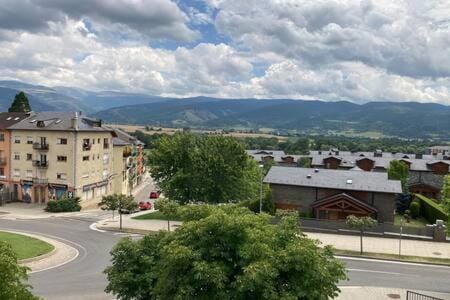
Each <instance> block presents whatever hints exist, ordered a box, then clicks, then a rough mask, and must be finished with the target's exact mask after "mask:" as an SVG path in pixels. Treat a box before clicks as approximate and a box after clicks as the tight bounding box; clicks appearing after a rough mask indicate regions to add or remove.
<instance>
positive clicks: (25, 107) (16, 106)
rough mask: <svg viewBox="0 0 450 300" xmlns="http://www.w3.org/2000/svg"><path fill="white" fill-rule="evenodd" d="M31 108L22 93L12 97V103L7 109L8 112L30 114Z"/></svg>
mask: <svg viewBox="0 0 450 300" xmlns="http://www.w3.org/2000/svg"><path fill="white" fill-rule="evenodd" d="M30 111H31V106H30V103H29V102H28V98H27V96H26V95H25V93H24V92H19V93H18V94H16V96H15V97H14V101H13V102H12V103H11V106H10V107H9V109H8V112H30Z"/></svg>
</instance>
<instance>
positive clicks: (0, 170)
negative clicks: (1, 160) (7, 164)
mask: <svg viewBox="0 0 450 300" xmlns="http://www.w3.org/2000/svg"><path fill="white" fill-rule="evenodd" d="M0 176H5V168H0Z"/></svg>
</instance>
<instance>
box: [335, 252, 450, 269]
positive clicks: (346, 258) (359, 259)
mask: <svg viewBox="0 0 450 300" xmlns="http://www.w3.org/2000/svg"><path fill="white" fill-rule="evenodd" d="M335 257H336V258H339V259H342V260H357V261H367V262H380V263H386V264H397V265H407V266H419V267H428V268H437V269H450V266H443V265H434V264H423V263H415V262H407V261H395V260H384V259H377V258H363V257H351V256H340V255H336V256H335Z"/></svg>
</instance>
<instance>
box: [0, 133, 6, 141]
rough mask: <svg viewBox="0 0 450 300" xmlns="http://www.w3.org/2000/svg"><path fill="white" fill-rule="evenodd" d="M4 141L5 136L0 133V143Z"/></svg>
mask: <svg viewBox="0 0 450 300" xmlns="http://www.w3.org/2000/svg"><path fill="white" fill-rule="evenodd" d="M4 140H5V134H4V133H0V142H3V141H4Z"/></svg>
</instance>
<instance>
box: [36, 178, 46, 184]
mask: <svg viewBox="0 0 450 300" xmlns="http://www.w3.org/2000/svg"><path fill="white" fill-rule="evenodd" d="M32 180H33V184H48V178H38V177H33V179H32Z"/></svg>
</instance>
